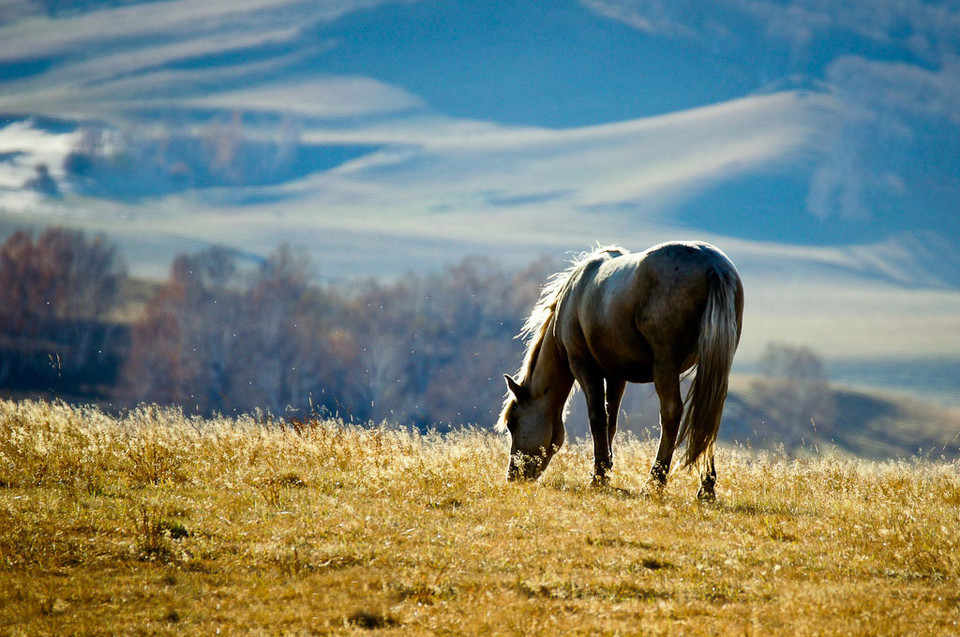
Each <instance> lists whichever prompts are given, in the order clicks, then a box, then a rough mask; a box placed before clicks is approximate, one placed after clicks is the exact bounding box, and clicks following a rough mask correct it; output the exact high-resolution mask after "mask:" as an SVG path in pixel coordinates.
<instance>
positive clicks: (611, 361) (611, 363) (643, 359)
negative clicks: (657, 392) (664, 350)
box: [588, 330, 653, 383]
mask: <svg viewBox="0 0 960 637" xmlns="http://www.w3.org/2000/svg"><path fill="white" fill-rule="evenodd" d="M631 331H632V330H631ZM596 336H599V335H596ZM588 340H592V341H593V342H590V343H589V346H590V351H591V354H592V355H593V359H594V360H595V361H596V363H597V364H598V365H599V366H600V368H601V369H602V370H603V373H604V375H606V376H607V377H608V378H617V379H620V380H625V381H627V382H630V383H649V382H652V381H653V351H652V350H651V348H650V345H649V344H648V343H647V341H646V339H644V338H643V336H641V335H640V334H639V333H638V332H635V331H634V334H633V335H630V336H625V335H624V334H623V332H621V333H620V334H619V335H618V336H616V337H614V338H609V337H608V338H594V339H588Z"/></svg>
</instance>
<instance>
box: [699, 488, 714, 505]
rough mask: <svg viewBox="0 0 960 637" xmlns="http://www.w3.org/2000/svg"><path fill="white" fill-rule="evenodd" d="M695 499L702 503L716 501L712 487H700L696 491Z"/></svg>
mask: <svg viewBox="0 0 960 637" xmlns="http://www.w3.org/2000/svg"><path fill="white" fill-rule="evenodd" d="M697 500H698V501H700V502H702V503H704V504H714V503H715V502H716V501H717V494H716V492H715V491H714V490H713V489H704V488H703V487H700V490H699V491H697Z"/></svg>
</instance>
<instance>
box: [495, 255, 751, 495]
mask: <svg viewBox="0 0 960 637" xmlns="http://www.w3.org/2000/svg"><path fill="white" fill-rule="evenodd" d="M742 320H743V285H742V283H741V282H740V276H739V274H738V273H737V269H736V267H734V265H733V263H731V261H730V259H728V258H727V257H726V255H724V254H723V253H722V252H721V251H720V250H718V249H717V248H715V247H713V246H711V245H709V244H706V243H699V242H696V243H686V242H683V243H665V244H662V245H658V246H654V247H652V248H650V249H649V250H647V251H646V252H643V253H640V254H630V253H629V252H628V251H626V250H624V249H622V248H619V247H606V248H600V249H598V250H596V251H594V252H592V253H588V254H585V255H584V256H582V257H581V258H580V259H578V260H576V261H575V262H574V263H573V265H572V266H571V267H570V269H568V270H566V271H564V272H560V273H557V274H555V275H554V276H553V277H552V278H551V279H550V280H549V282H548V283H547V285H546V286H545V287H544V289H543V292H542V294H541V297H540V300H539V301H538V303H537V304H536V306H535V307H534V309H533V312H532V313H531V314H530V317H529V318H528V319H527V321H526V324H525V325H524V327H523V330H522V331H521V335H522V336H523V337H525V338H526V339H527V350H526V354H525V356H524V359H523V364H522V366H521V368H520V371H519V372H518V374H517V376H516V377H513V376H509V375H504V378H505V379H506V381H507V388H508V392H507V397H506V400H505V401H504V404H503V411H502V412H501V414H500V420H499V422H498V423H497V430H498V431H501V432H503V431H509V432H510V435H511V447H510V467H509V471H508V479H510V480H516V479H521V478H523V479H530V480H535V479H537V478H538V477H539V476H540V474H541V473H542V472H543V470H544V469H545V468H546V466H547V464H548V463H549V462H550V458H552V457H553V455H554V454H555V453H556V452H557V450H558V449H559V448H560V446H561V445H562V444H563V438H564V427H563V419H564V416H565V412H566V408H565V407H566V404H567V401H568V399H569V397H570V395H571V390H572V388H573V385H574V382H576V383H577V384H578V385H579V386H580V388H581V389H582V390H583V393H584V396H585V397H586V400H587V413H588V416H589V419H590V432H591V433H592V435H593V457H594V477H593V481H594V484H596V485H602V484H606V483H607V481H608V476H607V473H608V472H609V471H610V469H611V468H612V467H613V453H612V449H611V447H612V443H613V436H614V433H616V430H617V414H618V412H619V410H620V401H621V399H622V398H623V391H624V388H625V385H626V383H627V382H632V383H649V382H651V381H652V382H653V384H654V387H655V388H656V391H657V396H658V397H659V399H660V447H659V449H658V450H657V457H656V459H655V460H654V463H653V467H652V468H651V470H650V480H649V481H648V483H647V485H648V488H649V487H652V488H654V489H658V490H659V489H662V488H663V487H664V486H665V485H666V482H667V473H668V472H669V471H670V463H671V461H672V459H673V452H674V449H675V447H676V446H677V445H678V444H682V443H686V450H685V451H686V453H685V456H684V458H683V463H684V466H691V465H693V464H695V463H697V464H699V465H700V478H701V486H700V490H699V492H698V493H697V497H698V498H700V499H705V500H712V499H713V498H714V497H715V495H714V485H715V484H716V479H717V473H716V468H715V466H714V459H713V448H714V443H715V441H716V438H717V430H718V429H719V426H720V416H721V414H722V412H723V403H724V400H725V399H726V395H727V381H728V377H729V375H730V366H731V364H732V363H733V355H734V352H736V349H737V344H738V343H739V341H740V329H741V324H742ZM694 365H696V366H697V374H696V378H695V379H694V380H693V383H692V385H691V386H690V391H689V395H688V396H687V398H688V402H689V405H688V406H687V409H686V415H685V416H684V415H683V412H684V403H683V400H682V398H681V396H680V377H681V375H682V374H683V373H684V372H685V371H687V370H689V369H690V368H692V367H693V366H694ZM681 417H682V422H681Z"/></svg>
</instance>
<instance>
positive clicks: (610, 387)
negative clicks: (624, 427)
mask: <svg viewBox="0 0 960 637" xmlns="http://www.w3.org/2000/svg"><path fill="white" fill-rule="evenodd" d="M626 387H627V383H626V382H625V381H622V380H610V379H609V378H608V379H607V445H608V446H609V447H610V461H611V462H613V437H614V435H616V433H617V416H619V415H620V402H621V401H622V400H623V391H624V389H626Z"/></svg>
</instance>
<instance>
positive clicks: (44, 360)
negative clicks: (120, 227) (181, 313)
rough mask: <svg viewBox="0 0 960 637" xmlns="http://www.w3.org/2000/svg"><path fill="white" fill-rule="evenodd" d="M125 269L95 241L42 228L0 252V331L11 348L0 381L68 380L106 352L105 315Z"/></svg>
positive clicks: (108, 247) (21, 234) (106, 245)
mask: <svg viewBox="0 0 960 637" xmlns="http://www.w3.org/2000/svg"><path fill="white" fill-rule="evenodd" d="M125 277H126V267H125V266H124V264H123V262H122V261H121V259H120V258H119V256H118V254H117V249H116V247H115V246H114V245H113V244H111V243H110V242H108V241H107V240H106V239H105V238H104V237H103V236H101V235H97V236H94V237H92V238H91V237H88V236H87V235H86V234H85V233H83V232H81V231H78V230H68V229H64V228H53V227H52V228H47V229H46V230H44V231H43V232H42V233H41V234H40V235H39V236H38V237H36V238H34V235H33V233H32V232H30V231H26V230H20V231H17V232H15V233H14V234H12V235H11V236H10V237H9V238H8V239H7V241H6V242H5V243H4V244H3V246H2V247H0V331H2V333H3V337H4V339H5V342H6V343H8V344H9V345H10V346H11V348H12V349H11V350H10V351H9V352H8V355H7V356H4V361H3V364H2V367H0V380H2V381H5V382H8V383H11V384H18V383H17V378H15V377H16V376H18V375H26V376H37V375H39V376H40V377H47V378H54V377H62V376H64V375H66V376H68V377H69V376H75V375H77V374H78V373H79V372H80V371H82V370H84V369H86V368H87V367H89V366H90V365H91V364H94V363H96V362H97V361H102V360H103V359H104V357H106V356H108V355H110V347H109V344H110V338H111V336H112V335H113V332H112V329H111V326H110V324H109V321H108V317H109V314H110V312H111V311H113V309H114V307H115V306H116V303H117V300H118V293H119V290H120V285H121V283H122V282H123V280H124V278H125Z"/></svg>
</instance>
